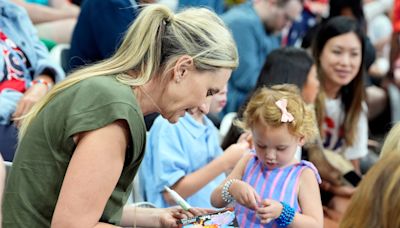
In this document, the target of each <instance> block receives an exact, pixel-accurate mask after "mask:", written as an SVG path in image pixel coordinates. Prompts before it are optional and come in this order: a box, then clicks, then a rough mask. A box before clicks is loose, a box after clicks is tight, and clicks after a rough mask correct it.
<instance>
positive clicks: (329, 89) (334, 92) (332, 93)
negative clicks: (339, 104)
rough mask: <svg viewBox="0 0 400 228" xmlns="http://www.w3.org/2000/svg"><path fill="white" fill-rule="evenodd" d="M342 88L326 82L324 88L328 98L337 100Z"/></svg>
mask: <svg viewBox="0 0 400 228" xmlns="http://www.w3.org/2000/svg"><path fill="white" fill-rule="evenodd" d="M340 88H341V87H340V86H334V85H332V84H331V83H326V82H325V86H324V89H325V93H326V96H327V97H328V98H330V99H336V98H337V97H338V95H339V91H340Z"/></svg>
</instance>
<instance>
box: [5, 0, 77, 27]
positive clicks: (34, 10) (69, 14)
mask: <svg viewBox="0 0 400 228" xmlns="http://www.w3.org/2000/svg"><path fill="white" fill-rule="evenodd" d="M11 1H12V2H13V3H15V4H17V5H19V6H21V7H23V8H25V9H26V11H27V12H28V14H29V17H30V19H31V20H32V22H33V24H40V23H43V22H49V21H56V20H62V19H67V18H77V17H78V15H79V12H80V8H79V7H78V6H75V5H73V4H70V3H68V4H64V5H63V6H62V7H59V8H52V7H49V6H43V5H39V4H35V3H27V2H25V1H24V0H11Z"/></svg>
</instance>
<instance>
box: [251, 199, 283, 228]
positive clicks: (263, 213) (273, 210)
mask: <svg viewBox="0 0 400 228" xmlns="http://www.w3.org/2000/svg"><path fill="white" fill-rule="evenodd" d="M282 210H283V206H282V204H281V203H280V202H278V201H275V200H272V199H264V200H262V201H261V203H260V207H259V208H257V210H256V213H257V216H258V218H259V219H260V220H261V223H263V224H266V223H269V222H271V221H272V220H273V219H276V218H278V217H279V216H280V215H281V213H282Z"/></svg>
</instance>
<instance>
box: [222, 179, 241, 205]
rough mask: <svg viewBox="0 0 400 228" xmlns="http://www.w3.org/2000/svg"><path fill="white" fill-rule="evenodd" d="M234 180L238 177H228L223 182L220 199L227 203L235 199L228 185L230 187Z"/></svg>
mask: <svg viewBox="0 0 400 228" xmlns="http://www.w3.org/2000/svg"><path fill="white" fill-rule="evenodd" d="M234 181H238V179H229V180H228V181H227V182H225V184H224V186H223V187H222V190H221V196H222V200H223V201H225V202H226V203H228V204H229V203H231V202H232V201H233V200H235V199H234V198H233V196H232V195H231V194H230V193H229V187H231V185H232V183H233V182H234Z"/></svg>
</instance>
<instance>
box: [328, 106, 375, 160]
mask: <svg viewBox="0 0 400 228" xmlns="http://www.w3.org/2000/svg"><path fill="white" fill-rule="evenodd" d="M325 111H326V116H327V118H329V119H330V120H331V121H332V122H331V124H328V123H327V121H324V125H323V130H324V134H325V139H324V146H325V148H326V149H330V150H332V151H335V152H338V153H343V155H344V156H345V157H346V158H347V159H349V160H353V159H358V158H362V157H364V156H365V155H367V153H368V119H367V106H366V104H365V103H363V111H362V112H361V113H360V117H359V120H358V123H357V129H356V138H355V140H354V144H353V146H347V145H346V143H345V140H344V137H343V135H340V132H341V126H342V123H343V121H344V116H345V114H344V105H343V104H342V102H341V100H340V98H337V99H326V101H325Z"/></svg>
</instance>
